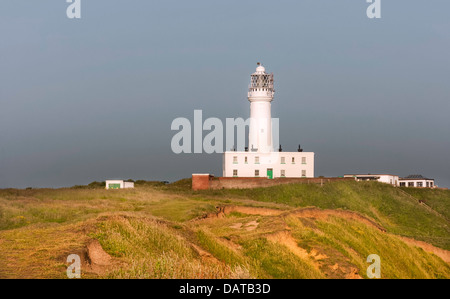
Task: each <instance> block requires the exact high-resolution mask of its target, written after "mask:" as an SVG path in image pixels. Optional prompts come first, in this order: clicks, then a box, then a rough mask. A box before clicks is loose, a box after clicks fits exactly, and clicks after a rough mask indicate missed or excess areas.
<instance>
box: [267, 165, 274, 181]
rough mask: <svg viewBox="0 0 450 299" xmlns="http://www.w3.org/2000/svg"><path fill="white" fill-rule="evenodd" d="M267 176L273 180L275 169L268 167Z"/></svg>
mask: <svg viewBox="0 0 450 299" xmlns="http://www.w3.org/2000/svg"><path fill="white" fill-rule="evenodd" d="M267 177H268V178H269V179H270V180H272V179H273V169H272V168H268V169H267Z"/></svg>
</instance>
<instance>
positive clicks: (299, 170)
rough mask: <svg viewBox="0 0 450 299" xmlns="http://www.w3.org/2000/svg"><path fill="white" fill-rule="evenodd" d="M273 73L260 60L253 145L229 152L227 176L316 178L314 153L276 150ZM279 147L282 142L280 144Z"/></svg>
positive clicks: (254, 86) (254, 78)
mask: <svg viewBox="0 0 450 299" xmlns="http://www.w3.org/2000/svg"><path fill="white" fill-rule="evenodd" d="M273 83H274V80H273V74H268V73H266V69H265V68H264V67H263V66H262V65H260V64H259V63H258V67H257V68H256V72H255V73H253V74H252V75H251V84H250V88H249V92H248V100H249V101H250V128H249V138H248V141H249V143H248V144H249V147H248V150H247V151H244V152H237V151H231V152H225V153H224V156H223V176H224V177H267V178H270V179H273V178H282V177H290V178H295V177H298V178H301V177H305V178H312V177H314V153H311V152H310V153H306V152H303V150H301V149H300V147H299V150H298V152H282V151H274V144H273V136H272V114H271V105H272V104H271V103H272V101H273V98H274V93H275V89H274V84H273ZM277 146H278V145H277Z"/></svg>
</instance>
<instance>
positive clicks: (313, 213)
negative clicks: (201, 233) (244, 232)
mask: <svg viewBox="0 0 450 299" xmlns="http://www.w3.org/2000/svg"><path fill="white" fill-rule="evenodd" d="M232 212H238V213H242V214H247V215H259V216H289V215H292V216H295V217H299V218H315V219H325V218H328V217H329V216H336V217H339V218H344V219H350V220H356V221H359V222H362V223H365V224H366V225H369V226H371V227H374V228H376V229H378V230H380V231H382V232H386V229H385V228H383V227H382V226H381V225H379V224H378V223H376V222H375V221H374V220H372V219H369V218H368V217H365V216H363V215H361V214H359V213H356V212H352V211H343V210H321V209H319V208H303V209H297V210H290V211H289V210H276V209H269V208H258V207H245V206H223V207H217V212H216V213H213V214H209V215H205V216H204V217H203V219H205V218H223V217H225V216H226V215H228V214H230V213H232Z"/></svg>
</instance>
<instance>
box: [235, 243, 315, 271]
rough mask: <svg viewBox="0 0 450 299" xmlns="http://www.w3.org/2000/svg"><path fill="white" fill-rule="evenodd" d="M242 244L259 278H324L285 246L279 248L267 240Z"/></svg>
mask: <svg viewBox="0 0 450 299" xmlns="http://www.w3.org/2000/svg"><path fill="white" fill-rule="evenodd" d="M241 244H242V246H243V248H244V253H245V255H246V256H247V257H249V259H250V262H249V263H250V265H251V266H252V267H253V268H254V269H255V270H254V271H255V272H256V273H257V275H258V278H262V279H266V278H274V279H281V278H283V279H316V278H324V275H323V274H322V273H321V272H320V271H318V270H317V269H315V268H314V267H312V266H311V264H310V263H308V262H306V261H304V260H302V259H300V258H298V257H297V256H295V255H294V254H293V253H291V252H290V251H289V250H288V249H287V248H285V247H284V246H277V245H276V244H274V243H272V242H269V241H268V240H267V239H265V238H258V239H252V240H246V241H243V242H242V243H241Z"/></svg>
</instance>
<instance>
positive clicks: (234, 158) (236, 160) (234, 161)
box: [233, 156, 238, 164]
mask: <svg viewBox="0 0 450 299" xmlns="http://www.w3.org/2000/svg"><path fill="white" fill-rule="evenodd" d="M233 164H238V157H237V156H234V157H233Z"/></svg>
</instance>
